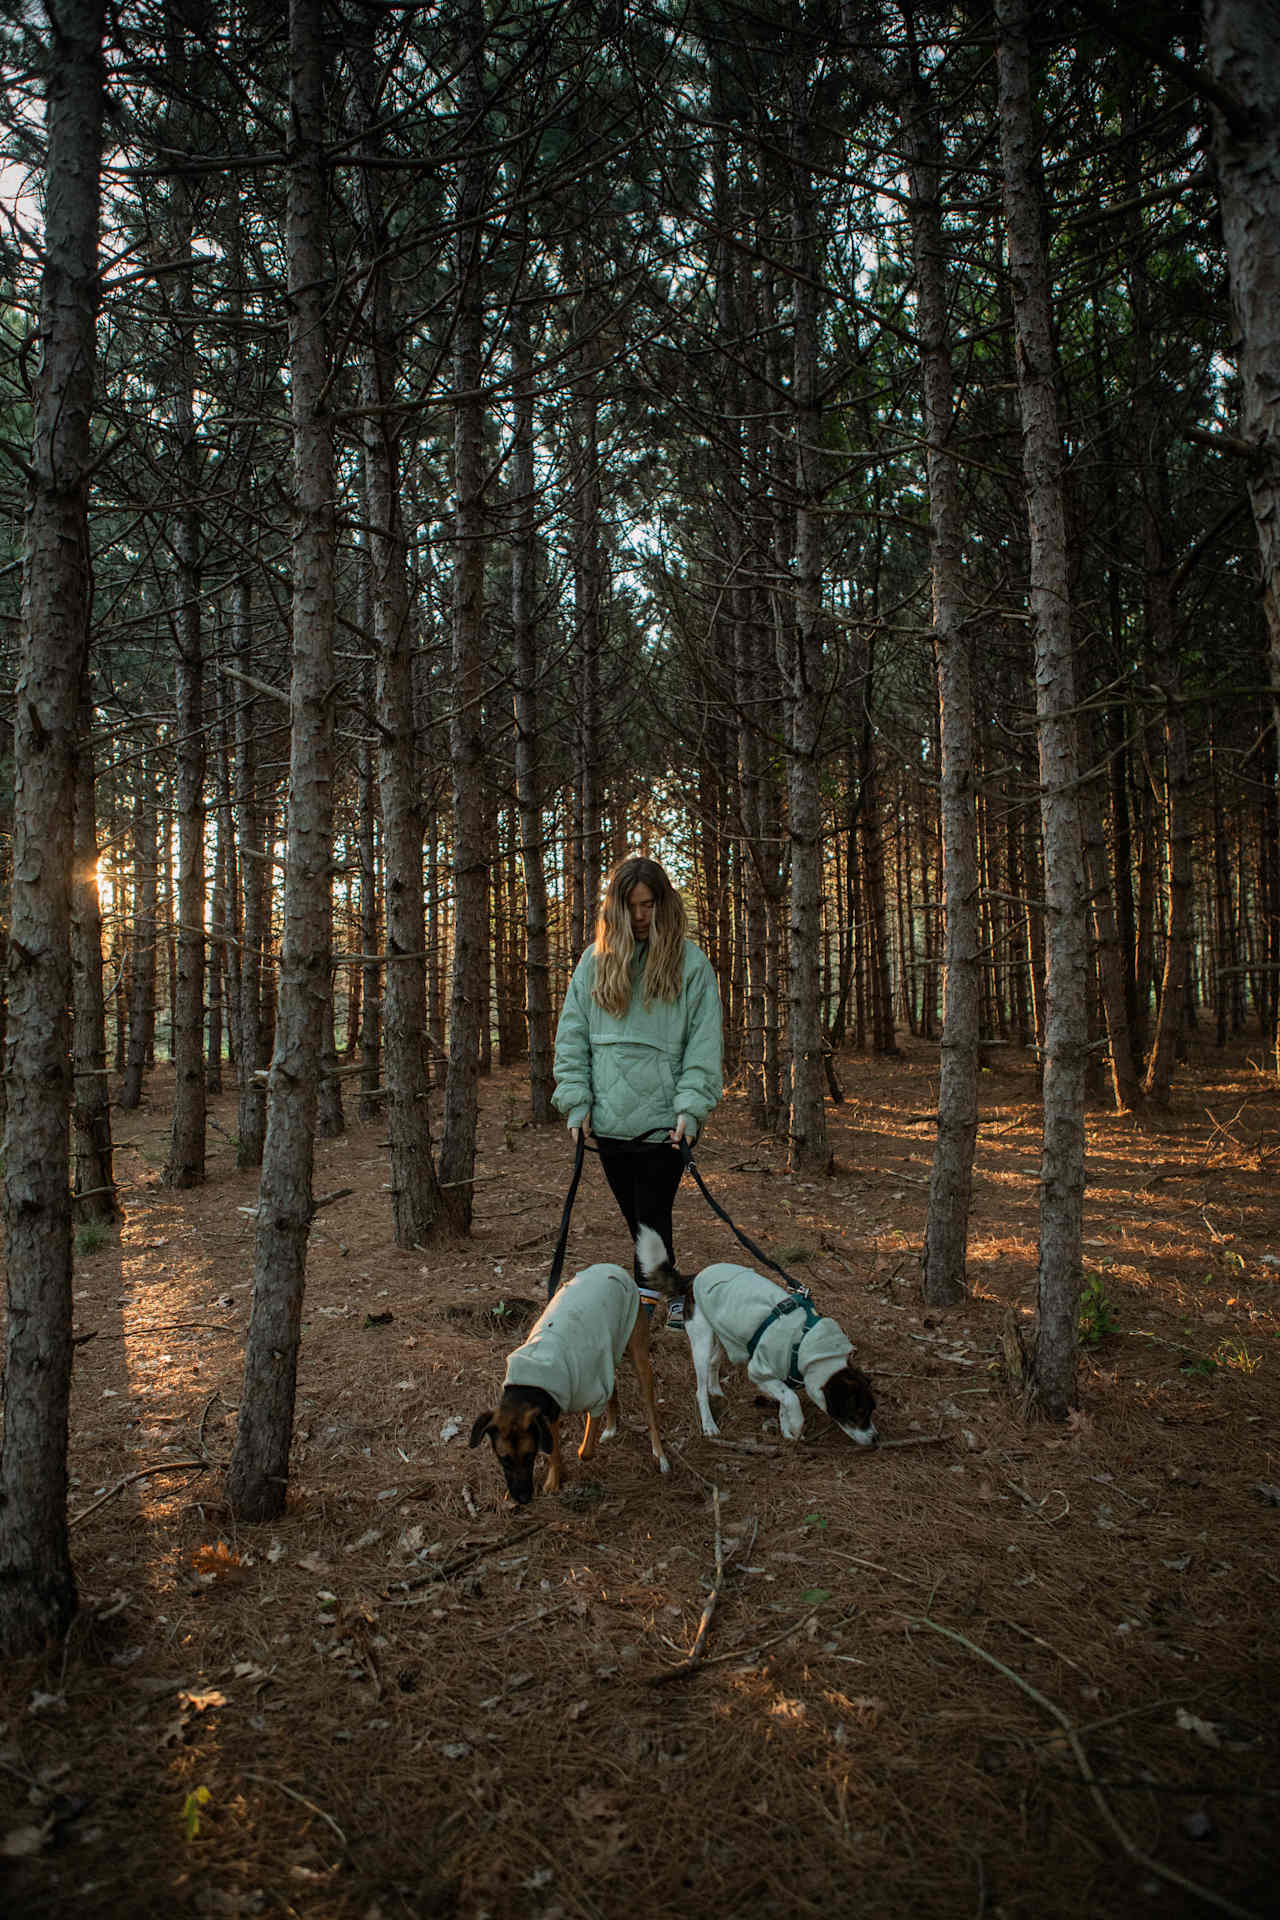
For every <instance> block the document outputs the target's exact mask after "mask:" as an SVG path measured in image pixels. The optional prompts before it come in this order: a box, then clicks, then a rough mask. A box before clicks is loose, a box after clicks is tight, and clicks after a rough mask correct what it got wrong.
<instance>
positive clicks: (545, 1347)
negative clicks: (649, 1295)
mask: <svg viewBox="0 0 1280 1920" xmlns="http://www.w3.org/2000/svg"><path fill="white" fill-rule="evenodd" d="M639 1311H640V1290H639V1288H638V1287H637V1286H636V1283H635V1281H634V1280H633V1279H632V1278H631V1275H630V1274H629V1273H626V1272H624V1270H623V1269H622V1268H621V1267H615V1266H610V1265H608V1264H606V1263H603V1262H602V1263H601V1264H599V1265H597V1266H594V1267H584V1268H583V1269H582V1272H581V1273H575V1275H574V1276H573V1279H572V1280H568V1281H566V1282H565V1284H564V1286H562V1287H561V1288H560V1290H559V1292H558V1293H556V1294H554V1295H553V1296H552V1298H551V1299H550V1300H549V1301H548V1302H547V1305H546V1306H545V1307H544V1308H543V1310H542V1312H541V1313H540V1314H539V1316H538V1318H537V1319H536V1320H535V1321H534V1323H533V1327H532V1329H531V1331H530V1334H529V1338H528V1339H527V1340H526V1341H525V1343H524V1345H523V1346H522V1347H517V1348H516V1350H515V1352H514V1353H513V1354H511V1355H510V1357H509V1358H508V1360H507V1377H506V1382H505V1384H506V1385H507V1386H508V1387H541V1388H542V1389H543V1391H544V1392H545V1393H549V1394H550V1395H551V1397H552V1399H553V1400H554V1401H556V1403H557V1404H558V1406H559V1408H560V1411H561V1412H562V1413H591V1414H596V1415H599V1414H602V1413H603V1412H604V1410H605V1408H606V1407H607V1405H608V1404H609V1396H610V1394H611V1393H612V1392H613V1382H614V1376H615V1374H616V1373H617V1371H618V1362H619V1361H620V1360H621V1358H622V1356H623V1354H624V1353H625V1352H626V1350H627V1342H628V1340H629V1339H630V1338H631V1329H632V1328H633V1327H634V1326H635V1323H636V1315H637V1314H638V1313H639Z"/></svg>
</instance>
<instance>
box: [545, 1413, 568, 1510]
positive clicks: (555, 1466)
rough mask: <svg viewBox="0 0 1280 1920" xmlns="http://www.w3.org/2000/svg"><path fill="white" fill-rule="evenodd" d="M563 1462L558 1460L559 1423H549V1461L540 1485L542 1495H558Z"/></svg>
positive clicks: (554, 1421) (556, 1421) (555, 1421)
mask: <svg viewBox="0 0 1280 1920" xmlns="http://www.w3.org/2000/svg"><path fill="white" fill-rule="evenodd" d="M562 1472H563V1462H562V1461H561V1459H560V1422H559V1420H558V1419H557V1420H553V1421H552V1422H551V1459H550V1461H549V1462H548V1465H547V1477H546V1479H545V1480H544V1481H543V1483H542V1491H543V1492H544V1493H559V1491H560V1480H561V1475H562Z"/></svg>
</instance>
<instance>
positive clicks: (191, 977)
mask: <svg viewBox="0 0 1280 1920" xmlns="http://www.w3.org/2000/svg"><path fill="white" fill-rule="evenodd" d="M188 11H189V12H190V13H191V14H192V15H193V17H195V16H198V13H199V9H198V8H189V9H188ZM166 27H167V31H166V40H167V42H168V44H167V47H166V55H167V60H168V64H169V67H170V70H171V72H172V73H173V75H174V79H175V83H176V85H177V86H178V87H179V88H181V89H183V90H185V87H186V84H187V80H188V71H189V62H188V60H187V58H186V42H185V34H184V32H183V29H182V27H181V26H180V25H179V24H178V23H177V20H176V17H175V14H174V13H173V12H170V13H169V14H168V15H167V19H166ZM183 112H184V109H182V108H179V110H178V113H179V116H181V115H182V114H183ZM178 129H179V130H180V131H179V130H175V132H174V135H173V137H174V138H175V139H177V138H179V137H181V138H182V139H184V140H185V139H189V138H190V134H189V132H188V131H187V129H186V126H185V125H184V124H183V122H182V120H181V118H179V122H178ZM171 193H172V218H171V221H170V223H169V244H170V246H171V247H172V249H173V257H174V259H175V260H177V261H178V262H180V263H182V264H180V265H179V266H178V267H177V269H176V272H175V274H174V278H173V291H172V299H173V306H174V312H173V314H172V318H171V327H172V331H173V344H174V351H173V362H172V374H171V378H172V388H173V394H172V397H173V405H174V418H175V427H176V436H177V445H176V448H175V459H174V469H175V471H174V479H175V482H176V489H175V490H176V492H177V496H178V499H179V501H180V503H181V504H180V505H179V507H178V510H177V513H176V516H175V519H174V524H173V532H172V543H173V554H174V560H175V563H176V564H175V568H174V584H175V586H176V589H177V596H178V604H177V607H176V609H175V611H174V615H173V637H174V756H175V761H176V765H177V777H176V780H175V783H174V806H175V810H176V812H177V816H178V893H177V906H178V927H177V978H176V981H175V992H174V1003H173V1025H174V1045H173V1124H172V1128H171V1131H170V1137H169V1158H168V1162H167V1164H166V1166H165V1170H164V1178H165V1183H166V1185H168V1186H171V1187H196V1186H200V1185H201V1184H202V1183H203V1181H204V1177H205V1136H206V1126H207V1108H208V1100H207V1081H206V1077H205V1056H204V989H205V947H204V914H205V859H204V836H205V805H204V781H205V758H206V756H205V743H204V637H203V634H202V632H201V614H200V610H201V594H200V546H201V510H200V506H199V504H198V503H199V497H200V488H201V472H200V450H199V444H198V441H197V439H196V424H195V398H194V393H195V382H196V365H195V326H194V320H193V317H192V316H193V310H194V306H195V283H194V275H193V273H192V270H191V266H190V259H191V247H192V239H193V233H192V215H191V183H190V179H189V177H188V176H186V175H182V174H179V175H178V176H177V177H176V178H175V179H174V181H173V185H172V189H171Z"/></svg>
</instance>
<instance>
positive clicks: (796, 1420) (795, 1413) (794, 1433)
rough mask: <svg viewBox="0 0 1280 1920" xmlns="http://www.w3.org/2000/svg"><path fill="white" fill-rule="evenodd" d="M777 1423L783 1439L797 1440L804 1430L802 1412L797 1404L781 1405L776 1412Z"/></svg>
mask: <svg viewBox="0 0 1280 1920" xmlns="http://www.w3.org/2000/svg"><path fill="white" fill-rule="evenodd" d="M778 1425H779V1426H780V1427H781V1428H782V1435H783V1438H784V1439H785V1440H798V1439H799V1438H800V1435H801V1434H802V1433H803V1432H804V1414H803V1412H802V1411H801V1409H800V1408H799V1407H798V1406H790V1407H783V1408H782V1409H781V1411H780V1412H779V1414H778Z"/></svg>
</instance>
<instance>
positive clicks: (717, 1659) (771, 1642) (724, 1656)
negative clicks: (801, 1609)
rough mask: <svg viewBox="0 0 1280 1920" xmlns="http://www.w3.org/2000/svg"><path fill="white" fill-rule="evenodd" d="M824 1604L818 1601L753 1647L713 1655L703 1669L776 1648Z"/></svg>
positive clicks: (804, 1624) (705, 1662)
mask: <svg viewBox="0 0 1280 1920" xmlns="http://www.w3.org/2000/svg"><path fill="white" fill-rule="evenodd" d="M826 1604H827V1603H826V1601H825V1600H819V1602H818V1604H817V1606H816V1607H810V1609H809V1611H808V1613H802V1614H801V1615H800V1618H799V1619H798V1620H793V1621H792V1623H791V1625H790V1626H789V1627H784V1628H783V1629H782V1632H781V1633H775V1634H774V1635H772V1637H771V1638H770V1639H768V1640H761V1641H758V1642H757V1644H756V1645H755V1646H754V1647H742V1648H740V1649H739V1650H738V1652H737V1653H713V1654H712V1655H711V1657H710V1659H709V1660H704V1661H703V1663H702V1664H703V1666H704V1667H720V1666H724V1665H725V1663H726V1662H727V1661H730V1660H737V1661H739V1662H741V1661H744V1660H754V1659H756V1657H757V1656H758V1655H759V1654H762V1653H767V1652H768V1651H769V1649H770V1647H776V1646H777V1645H779V1643H780V1642H781V1641H783V1640H789V1639H790V1638H791V1636H792V1634H793V1633H799V1631H800V1629H801V1627H803V1626H807V1625H808V1623H809V1621H810V1620H812V1618H813V1616H814V1614H815V1613H818V1612H820V1611H821V1609H822V1608H823V1607H825V1606H826Z"/></svg>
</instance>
